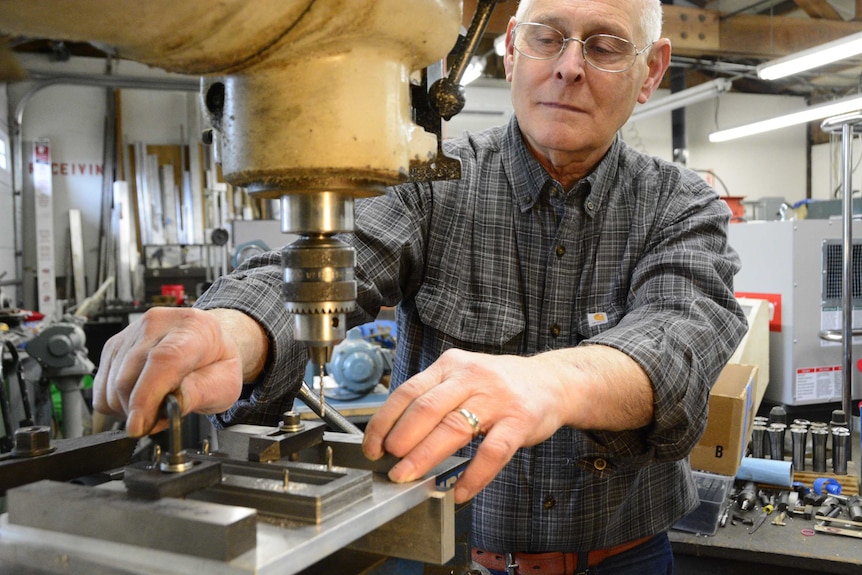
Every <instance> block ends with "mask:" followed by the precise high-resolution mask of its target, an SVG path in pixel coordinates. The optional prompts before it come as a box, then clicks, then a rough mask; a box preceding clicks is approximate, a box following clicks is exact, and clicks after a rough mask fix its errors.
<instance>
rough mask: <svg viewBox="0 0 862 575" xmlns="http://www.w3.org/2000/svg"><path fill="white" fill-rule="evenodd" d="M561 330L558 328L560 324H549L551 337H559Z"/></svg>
mask: <svg viewBox="0 0 862 575" xmlns="http://www.w3.org/2000/svg"><path fill="white" fill-rule="evenodd" d="M561 331H562V330H561V329H560V326H558V325H557V324H554V325H552V326H551V337H559V335H560V332H561Z"/></svg>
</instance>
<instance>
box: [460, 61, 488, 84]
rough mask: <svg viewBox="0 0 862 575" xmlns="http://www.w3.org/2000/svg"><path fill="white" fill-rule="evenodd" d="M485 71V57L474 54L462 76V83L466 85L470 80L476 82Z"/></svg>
mask: <svg viewBox="0 0 862 575" xmlns="http://www.w3.org/2000/svg"><path fill="white" fill-rule="evenodd" d="M484 71H485V57H484V56H473V57H472V58H470V63H469V64H467V68H466V69H465V70H464V74H463V75H462V76H461V85H462V86H466V85H467V84H469V83H470V82H475V81H476V80H478V79H479V77H480V76H481V75H482V72H484Z"/></svg>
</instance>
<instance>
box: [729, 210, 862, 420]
mask: <svg viewBox="0 0 862 575" xmlns="http://www.w3.org/2000/svg"><path fill="white" fill-rule="evenodd" d="M853 238H854V240H853V270H854V280H853V294H852V299H853V309H854V312H853V316H854V320H853V324H854V327H862V223H860V222H856V223H854V226H853ZM729 241H730V245H731V246H732V247H733V248H734V249H736V251H737V252H739V255H740V257H741V258H742V270H741V271H740V273H739V274H738V275H737V276H736V278H735V282H734V287H735V290H736V292H737V294H740V293H742V294H744V295H746V296H748V297H759V298H764V299H768V300H769V301H770V313H771V321H770V338H769V350H770V352H769V355H770V366H769V368H770V381H769V385H768V387H767V388H766V394H765V399H766V401H768V402H771V403H773V404H780V405H786V406H812V405H819V404H829V403H834V402H840V401H841V399H842V388H843V375H842V373H843V369H842V357H843V344H842V342H841V341H840V339H838V340H836V339H835V338H834V337H829V336H830V334H835V333H839V334H840V330H841V326H842V307H841V296H842V269H843V267H842V266H843V261H844V260H843V253H842V241H843V240H842V222H841V220H797V221H768V222H752V223H746V224H733V225H731V226H730V232H729ZM852 353H853V356H854V357H856V358H859V357H861V356H862V337H859V336H856V337H854V338H853V344H852ZM860 367H862V364H859V363H856V364H855V366H854V370H853V375H852V380H853V385H852V396H853V397H854V398H860V397H862V373H860Z"/></svg>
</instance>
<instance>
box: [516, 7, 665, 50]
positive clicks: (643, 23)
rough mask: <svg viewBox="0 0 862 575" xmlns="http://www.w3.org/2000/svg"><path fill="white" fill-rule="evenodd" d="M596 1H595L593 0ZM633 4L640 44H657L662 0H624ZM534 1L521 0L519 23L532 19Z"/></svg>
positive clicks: (659, 34)
mask: <svg viewBox="0 0 862 575" xmlns="http://www.w3.org/2000/svg"><path fill="white" fill-rule="evenodd" d="M593 1H595V0H593ZM622 1H624V2H626V3H629V2H630V3H631V5H632V9H633V10H638V11H640V29H641V31H642V33H643V36H644V37H643V38H636V39H635V41H636V43H638V44H648V43H650V42H655V41H656V40H658V39H659V38H660V37H661V25H662V7H661V0H622ZM533 2H534V0H521V1H520V2H519V3H518V11H517V12H516V13H515V19H516V20H517V21H518V22H527V21H529V19H530V8H531V6H532V4H533Z"/></svg>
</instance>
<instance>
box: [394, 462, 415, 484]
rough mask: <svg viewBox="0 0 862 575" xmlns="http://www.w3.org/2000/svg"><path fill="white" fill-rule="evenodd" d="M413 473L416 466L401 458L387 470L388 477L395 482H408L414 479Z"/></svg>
mask: <svg viewBox="0 0 862 575" xmlns="http://www.w3.org/2000/svg"><path fill="white" fill-rule="evenodd" d="M415 474H416V468H415V467H414V466H413V464H412V463H410V462H409V461H407V460H406V459H403V460H401V461H399V462H398V463H397V464H396V465H395V467H393V468H392V469H390V470H389V479H391V480H392V481H394V482H395V483H408V482H410V481H415V480H416V477H415Z"/></svg>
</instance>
